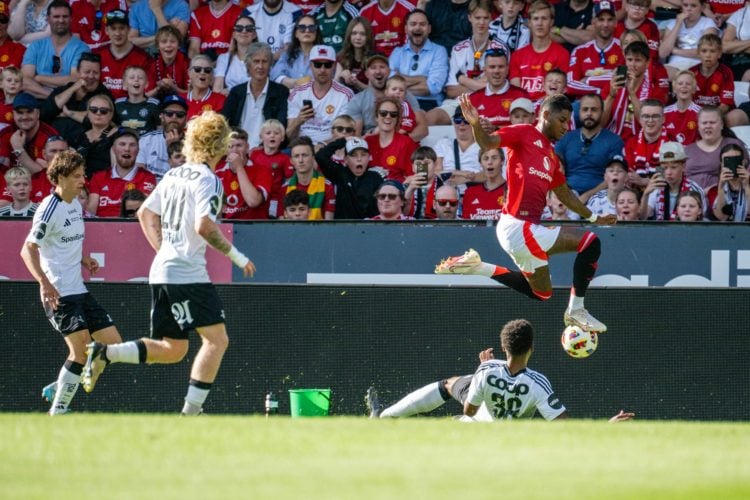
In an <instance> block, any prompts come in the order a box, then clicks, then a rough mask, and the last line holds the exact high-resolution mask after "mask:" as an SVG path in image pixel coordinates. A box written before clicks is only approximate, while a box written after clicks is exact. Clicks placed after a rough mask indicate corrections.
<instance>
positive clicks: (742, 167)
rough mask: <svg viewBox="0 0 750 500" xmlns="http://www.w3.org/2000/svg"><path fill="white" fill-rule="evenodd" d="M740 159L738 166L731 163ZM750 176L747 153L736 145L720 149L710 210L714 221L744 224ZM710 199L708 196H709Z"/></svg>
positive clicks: (748, 198) (749, 195)
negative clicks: (715, 184)
mask: <svg viewBox="0 0 750 500" xmlns="http://www.w3.org/2000/svg"><path fill="white" fill-rule="evenodd" d="M728 158H732V159H737V158H739V159H740V162H739V164H736V163H731V162H732V161H733V160H727V159H728ZM749 180H750V175H748V169H747V152H746V150H745V148H743V147H741V146H738V145H736V144H727V145H726V146H724V147H723V148H721V173H720V174H719V184H718V186H717V187H716V196H715V200H716V201H714V204H713V206H712V207H711V208H712V211H713V215H714V217H715V218H716V220H719V221H729V222H744V221H745V220H747V214H748V200H750V181H749ZM709 199H710V196H709Z"/></svg>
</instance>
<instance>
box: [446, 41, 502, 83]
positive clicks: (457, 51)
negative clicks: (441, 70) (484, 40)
mask: <svg viewBox="0 0 750 500" xmlns="http://www.w3.org/2000/svg"><path fill="white" fill-rule="evenodd" d="M487 48H488V49H502V50H504V51H505V53H506V54H507V55H508V64H510V50H508V46H507V45H505V43H503V42H501V41H500V40H497V39H496V38H492V37H490V39H489V42H488V44H487ZM478 53H479V54H480V56H479V59H475V58H474V56H475V55H477V51H475V49H474V43H473V42H472V41H471V38H467V39H466V40H464V41H461V42H458V43H457V44H456V45H454V46H453V50H451V53H450V58H451V59H450V63H449V69H448V81H447V82H446V84H445V85H446V86H449V85H458V75H467V76H469V77H476V78H478V77H480V76H482V74H483V72H484V53H485V51H484V50H482V51H479V52H478ZM475 66H477V67H478V68H479V71H478V72H476V74H475Z"/></svg>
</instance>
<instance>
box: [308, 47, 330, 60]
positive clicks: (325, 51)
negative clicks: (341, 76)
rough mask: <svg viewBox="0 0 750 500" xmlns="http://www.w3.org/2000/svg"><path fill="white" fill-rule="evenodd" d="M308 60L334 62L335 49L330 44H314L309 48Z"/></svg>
mask: <svg viewBox="0 0 750 500" xmlns="http://www.w3.org/2000/svg"><path fill="white" fill-rule="evenodd" d="M310 60H311V61H331V62H336V51H335V50H333V47H331V46H330V45H315V46H313V48H312V49H311V50H310Z"/></svg>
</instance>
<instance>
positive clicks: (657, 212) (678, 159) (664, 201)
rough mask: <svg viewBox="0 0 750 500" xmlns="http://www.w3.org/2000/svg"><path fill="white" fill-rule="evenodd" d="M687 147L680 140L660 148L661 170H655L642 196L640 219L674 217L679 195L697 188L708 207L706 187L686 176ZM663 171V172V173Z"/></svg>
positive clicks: (702, 203) (702, 204)
mask: <svg viewBox="0 0 750 500" xmlns="http://www.w3.org/2000/svg"><path fill="white" fill-rule="evenodd" d="M686 159H687V156H686V154H685V148H683V147H682V144H680V143H679V142H665V143H664V144H662V145H661V149H659V161H660V166H661V169H662V170H661V171H656V172H655V173H654V175H652V176H651V178H650V179H649V181H648V184H646V187H645V189H644V190H643V197H642V198H641V208H640V217H641V219H655V220H675V217H676V216H677V197H678V196H679V195H680V193H682V192H684V191H696V192H697V193H699V194H700V196H701V200H702V202H701V206H702V207H705V206H706V201H705V200H706V197H705V194H704V192H703V189H701V187H700V186H699V185H698V184H696V183H695V182H693V181H691V180H689V179H688V178H687V176H686V175H685V160H686ZM662 172H663V173H662Z"/></svg>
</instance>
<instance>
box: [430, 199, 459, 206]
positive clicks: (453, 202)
mask: <svg viewBox="0 0 750 500" xmlns="http://www.w3.org/2000/svg"><path fill="white" fill-rule="evenodd" d="M435 203H437V204H438V205H440V206H441V207H444V206H446V205H447V206H449V207H456V206H458V200H435Z"/></svg>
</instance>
